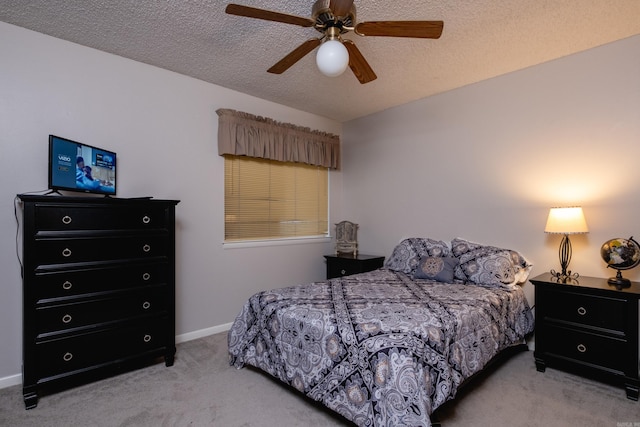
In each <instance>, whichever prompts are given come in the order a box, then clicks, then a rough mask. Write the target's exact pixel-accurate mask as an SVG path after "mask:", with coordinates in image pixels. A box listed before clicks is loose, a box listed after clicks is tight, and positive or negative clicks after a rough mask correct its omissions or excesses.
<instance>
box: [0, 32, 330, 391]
mask: <svg viewBox="0 0 640 427" xmlns="http://www.w3.org/2000/svg"><path fill="white" fill-rule="evenodd" d="M0 58H1V59H0V64H1V65H0V230H3V232H2V237H3V238H2V239H0V271H2V279H1V282H0V286H1V287H0V289H1V291H0V292H1V296H0V343H2V344H1V345H0V386H2V385H3V384H4V385H6V384H8V383H15V381H19V380H20V377H19V373H20V366H21V333H22V326H21V323H22V320H21V319H22V308H21V304H22V288H21V286H22V282H21V278H20V271H19V264H18V260H17V258H16V249H15V232H16V222H15V219H14V215H13V200H14V197H15V195H16V194H17V193H23V192H31V191H39V190H46V189H47V150H48V139H47V138H48V135H49V134H50V133H52V134H55V135H59V136H63V137H67V138H70V139H73V140H77V141H81V142H84V143H87V144H90V145H96V146H99V147H104V148H107V149H110V150H113V151H115V152H117V154H118V162H119V163H118V191H119V196H121V197H138V196H153V197H155V198H171V199H179V200H181V202H180V204H179V205H178V207H177V211H176V214H177V266H176V267H177V278H176V279H177V280H176V281H177V307H176V311H177V319H176V331H177V333H178V334H183V335H184V334H187V335H189V334H191V335H190V336H193V334H197V333H198V331H201V330H203V329H205V330H206V329H207V328H211V327H215V326H219V325H224V324H226V323H228V322H231V321H233V319H234V317H235V315H236V314H237V313H238V312H239V310H240V308H241V306H242V303H243V302H244V301H245V300H246V299H247V298H248V297H249V296H250V295H251V294H253V293H254V292H256V291H258V290H260V289H265V288H271V287H277V286H283V285H291V284H295V283H297V282H306V281H313V280H320V279H323V278H324V276H325V264H324V259H323V258H322V255H323V254H325V253H327V251H330V250H331V244H330V243H326V242H323V243H311V244H299V245H286V246H275V247H274V246H271V247H258V248H255V247H254V248H235V249H223V247H222V241H223V238H224V227H223V191H224V190H223V188H224V187H223V182H224V181H223V180H224V175H223V172H224V169H223V166H224V162H223V159H222V157H219V156H218V154H217V145H216V141H217V123H218V122H217V119H218V116H217V115H216V113H215V110H216V109H218V108H221V107H224V108H232V109H236V110H241V111H246V112H249V113H252V114H258V115H262V116H268V117H271V118H274V119H276V120H278V121H283V122H289V123H294V124H297V125H300V126H306V127H310V128H313V129H318V130H322V131H326V132H332V133H337V134H340V132H341V125H340V123H338V122H335V121H332V120H328V119H325V118H322V117H319V116H315V115H312V114H308V113H304V112H301V111H297V110H293V109H291V108H287V107H284V106H281V105H277V104H274V103H270V102H266V101H264V100H260V99H257V98H254V97H251V96H248V95H245V94H242V93H238V92H234V91H230V90H227V89H224V88H221V87H218V86H215V85H212V84H208V83H204V82H202V81H200V80H196V79H192V78H188V77H184V76H181V75H178V74H175V73H171V72H168V71H165V70H161V69H158V68H154V67H151V66H148V65H145V64H141V63H137V62H133V61H130V60H126V59H123V58H121V57H117V56H114V55H109V54H106V53H102V52H99V51H96V50H93V49H89V48H85V47H82V46H78V45H75V44H72V43H68V42H64V41H61V40H58V39H54V38H51V37H47V36H44V35H41V34H38V33H34V32H31V31H27V30H24V29H21V28H18V27H15V26H11V25H8V24H5V23H0ZM220 60H224V58H220ZM211 66H212V67H215V64H212V65H211ZM331 180H332V198H333V199H334V200H332V204H331V206H332V209H333V210H332V216H334V217H339V208H340V197H339V193H340V186H341V179H340V173H332V174H331ZM3 380H4V381H3Z"/></svg>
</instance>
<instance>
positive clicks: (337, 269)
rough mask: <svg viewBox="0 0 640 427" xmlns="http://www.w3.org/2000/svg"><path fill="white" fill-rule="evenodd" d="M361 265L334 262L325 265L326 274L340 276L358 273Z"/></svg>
mask: <svg viewBox="0 0 640 427" xmlns="http://www.w3.org/2000/svg"><path fill="white" fill-rule="evenodd" d="M360 270H361V267H360V266H359V265H352V264H349V263H335V264H331V265H329V266H328V267H327V275H328V276H329V277H342V276H350V275H352V274H357V273H360Z"/></svg>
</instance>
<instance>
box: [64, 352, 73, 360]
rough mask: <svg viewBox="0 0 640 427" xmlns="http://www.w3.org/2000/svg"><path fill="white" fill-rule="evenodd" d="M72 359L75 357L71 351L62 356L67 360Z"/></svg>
mask: <svg viewBox="0 0 640 427" xmlns="http://www.w3.org/2000/svg"><path fill="white" fill-rule="evenodd" d="M71 359H73V354H71V353H65V354H64V356H62V360H64V361H65V362H70V361H71Z"/></svg>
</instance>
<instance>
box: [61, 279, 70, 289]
mask: <svg viewBox="0 0 640 427" xmlns="http://www.w3.org/2000/svg"><path fill="white" fill-rule="evenodd" d="M72 287H73V284H72V283H71V282H70V281H68V280H66V281H65V282H64V283H63V284H62V289H64V290H65V291H68V290H69V289H71V288H72Z"/></svg>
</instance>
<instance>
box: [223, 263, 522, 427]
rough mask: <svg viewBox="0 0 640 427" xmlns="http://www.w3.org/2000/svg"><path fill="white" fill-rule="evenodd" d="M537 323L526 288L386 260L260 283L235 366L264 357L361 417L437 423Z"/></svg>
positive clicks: (306, 388) (279, 374)
mask: <svg viewBox="0 0 640 427" xmlns="http://www.w3.org/2000/svg"><path fill="white" fill-rule="evenodd" d="M532 331H533V316H532V314H531V311H530V309H529V305H528V303H527V301H526V299H525V296H524V292H523V291H522V289H521V288H520V287H516V288H514V289H510V290H507V289H502V288H488V287H482V286H477V285H472V284H470V285H465V284H460V283H458V284H449V283H440V282H435V281H430V280H420V279H413V278H411V276H409V275H407V274H405V273H401V272H397V271H392V270H388V269H384V268H383V269H379V270H375V271H372V272H369V273H363V274H358V275H353V276H347V277H342V278H339V279H332V280H328V281H326V282H318V283H310V284H306V285H300V286H294V287H288V288H283V289H276V290H270V291H263V292H259V293H257V294H255V295H253V296H252V297H251V298H250V299H249V300H248V301H247V302H246V303H245V305H244V307H243V308H242V311H241V312H240V313H239V315H238V317H237V318H236V320H235V322H234V324H233V326H232V328H231V330H230V331H229V335H228V342H229V355H230V362H231V364H232V365H234V366H236V367H238V368H240V367H242V366H244V365H245V364H247V365H252V366H255V367H257V368H259V369H261V370H263V371H265V372H267V373H269V374H271V375H273V376H274V377H276V378H278V379H279V380H281V381H282V382H284V383H286V384H289V385H291V386H293V387H295V388H296V389H298V390H300V391H301V392H303V393H304V394H306V395H307V396H309V397H311V398H312V399H314V400H316V401H319V402H321V403H322V404H323V405H325V406H327V407H328V408H330V409H332V410H334V411H336V412H338V413H339V414H341V415H343V416H344V417H345V418H347V419H348V420H351V421H353V422H354V423H355V424H356V425H358V426H430V425H431V422H430V419H429V416H430V415H431V413H432V412H433V411H434V410H435V409H436V408H438V407H439V406H440V405H441V404H443V403H444V402H445V401H447V400H449V399H452V398H453V397H455V394H456V391H457V388H458V386H459V385H460V384H461V383H462V381H464V380H465V379H466V378H468V377H470V376H471V375H473V374H474V373H476V372H478V371H480V370H481V369H482V368H483V367H484V366H485V365H486V363H487V362H488V361H489V360H490V359H491V358H492V357H493V356H495V355H496V354H497V353H499V352H500V351H501V350H503V349H505V348H506V347H509V346H511V345H513V344H516V343H518V342H521V341H522V338H523V337H524V336H525V335H527V334H528V333H530V332H532Z"/></svg>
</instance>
